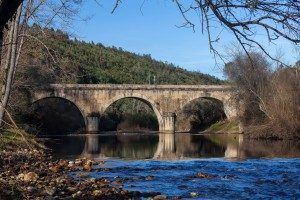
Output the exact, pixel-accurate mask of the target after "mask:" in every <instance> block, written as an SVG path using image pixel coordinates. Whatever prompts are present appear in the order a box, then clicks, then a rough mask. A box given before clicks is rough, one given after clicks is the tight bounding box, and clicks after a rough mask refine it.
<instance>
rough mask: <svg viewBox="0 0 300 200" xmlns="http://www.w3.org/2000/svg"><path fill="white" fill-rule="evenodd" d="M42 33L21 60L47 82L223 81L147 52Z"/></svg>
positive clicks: (48, 31) (47, 31) (49, 31)
mask: <svg viewBox="0 0 300 200" xmlns="http://www.w3.org/2000/svg"><path fill="white" fill-rule="evenodd" d="M36 30H38V28H37V27H35V26H33V27H31V30H30V32H31V33H30V34H31V35H33V36H34V35H35V34H36V33H35V31H36ZM44 34H45V35H46V36H47V37H46V38H47V39H42V38H41V39H40V40H41V41H39V40H37V39H36V40H34V39H30V40H28V41H26V43H25V46H26V48H25V49H26V51H25V53H24V54H23V56H24V57H23V59H22V60H25V61H26V60H27V61H28V62H27V63H25V64H24V66H25V67H26V71H28V67H29V68H32V69H34V70H33V71H35V72H40V73H41V74H42V76H45V78H46V80H47V81H48V82H52V83H80V84H86V83H93V84H97V83H112V84H148V83H149V80H150V82H151V83H154V82H155V83H156V84H221V83H222V81H221V80H219V79H217V78H215V77H213V76H210V75H207V74H203V73H200V72H190V71H187V70H185V69H182V68H180V67H178V66H175V65H174V64H171V63H167V62H162V61H157V60H155V59H153V58H151V56H150V55H139V54H136V53H132V52H128V51H125V50H123V49H122V48H117V47H105V46H104V45H102V44H100V43H97V44H95V43H93V42H90V43H88V42H85V41H79V40H77V39H76V38H75V39H70V37H69V36H68V35H67V34H66V33H63V32H62V31H60V30H53V29H44ZM36 35H37V37H38V34H36ZM41 42H42V43H41ZM38 68H39V69H38ZM30 71H31V70H30ZM31 72H32V71H31ZM25 73H26V72H25ZM26 77H29V74H28V76H26ZM154 77H155V78H154ZM40 78H41V77H40ZM154 79H155V81H154ZM36 83H37V82H36ZM42 83H44V81H42Z"/></svg>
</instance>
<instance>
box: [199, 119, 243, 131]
mask: <svg viewBox="0 0 300 200" xmlns="http://www.w3.org/2000/svg"><path fill="white" fill-rule="evenodd" d="M205 132H214V133H238V132H239V124H238V122H235V121H227V120H225V121H219V122H217V123H215V124H213V125H211V126H210V127H209V128H208V129H206V130H205Z"/></svg>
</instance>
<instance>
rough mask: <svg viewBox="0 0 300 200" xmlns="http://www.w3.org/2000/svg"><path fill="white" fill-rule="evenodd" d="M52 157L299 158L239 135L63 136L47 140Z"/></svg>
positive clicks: (285, 146)
mask: <svg viewBox="0 0 300 200" xmlns="http://www.w3.org/2000/svg"><path fill="white" fill-rule="evenodd" d="M46 145H47V146H48V147H49V148H51V149H53V155H54V157H59V158H61V157H64V158H66V157H89V158H95V159H97V158H109V157H113V158H124V159H162V160H164V159H165V160H177V159H187V158H208V157H226V158H246V157H299V156H300V145H299V143H297V142H296V144H295V142H283V141H277V142H274V141H273V142H272V141H268V142H262V141H247V140H243V137H242V135H226V134H218V135H217V134H211V135H199V134H198V135H193V134H188V133H186V134H184V133H180V134H164V133H160V134H141V133H118V134H103V135H81V136H65V137H60V138H56V139H53V138H52V139H49V140H47V142H46Z"/></svg>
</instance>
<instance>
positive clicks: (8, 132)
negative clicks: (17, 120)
mask: <svg viewBox="0 0 300 200" xmlns="http://www.w3.org/2000/svg"><path fill="white" fill-rule="evenodd" d="M36 146H39V144H38V143H37V142H36V141H35V137H34V136H33V135H30V134H28V133H26V132H25V131H22V130H18V129H4V130H1V132H0V150H12V149H14V148H15V147H18V148H20V147H24V148H33V147H36Z"/></svg>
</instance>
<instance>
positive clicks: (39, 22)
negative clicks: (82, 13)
mask: <svg viewBox="0 0 300 200" xmlns="http://www.w3.org/2000/svg"><path fill="white" fill-rule="evenodd" d="M80 3H81V1H78V0H62V1H59V2H57V1H55V0H53V1H47V2H46V1H36V0H26V1H23V4H24V5H23V4H19V7H18V9H17V12H16V13H15V15H14V16H13V17H12V18H11V19H10V21H9V22H8V23H7V27H8V29H7V31H6V33H7V37H6V40H5V41H2V42H1V57H0V58H1V62H0V72H1V73H0V75H1V76H0V88H1V93H0V100H1V101H0V126H1V125H2V122H3V116H4V113H5V112H6V107H7V104H8V101H9V97H10V93H11V88H12V85H13V82H14V74H15V72H16V68H17V66H18V61H19V58H20V54H21V50H22V46H23V43H24V41H25V38H26V39H31V40H37V41H38V42H40V43H41V45H42V46H43V48H46V49H47V50H48V53H49V54H50V55H51V57H52V58H53V60H54V57H53V56H52V54H51V52H50V50H49V49H48V47H47V46H46V45H45V44H44V43H43V42H42V41H41V40H40V39H39V38H38V37H36V36H33V35H30V34H28V32H27V30H28V27H29V24H28V22H29V21H30V22H31V23H35V24H36V26H35V27H36V30H37V31H38V30H39V31H40V34H44V32H43V29H42V28H41V27H47V26H49V25H53V24H52V23H53V22H54V21H56V22H60V24H64V25H66V24H68V22H69V21H70V20H72V17H73V16H74V15H75V14H76V13H77V12H76V9H75V7H74V5H79V4H80ZM16 4H17V1H16V0H14V1H11V2H7V1H6V0H4V1H1V2H0V11H1V9H4V8H6V9H7V10H6V11H5V12H4V13H8V14H9V13H10V12H12V10H13V9H14V5H16ZM23 7H24V8H23ZM22 8H23V9H22ZM2 13H3V12H1V15H2ZM4 19H6V18H3V19H2V18H1V20H3V21H5V20H4ZM20 21H22V22H21V23H20ZM0 25H1V24H0ZM0 28H2V27H0ZM0 31H1V34H2V35H3V33H5V31H4V30H3V28H2V29H0ZM2 35H1V36H2ZM43 36H44V37H45V36H46V35H43ZM1 39H2V37H1ZM3 47H4V48H3Z"/></svg>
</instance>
